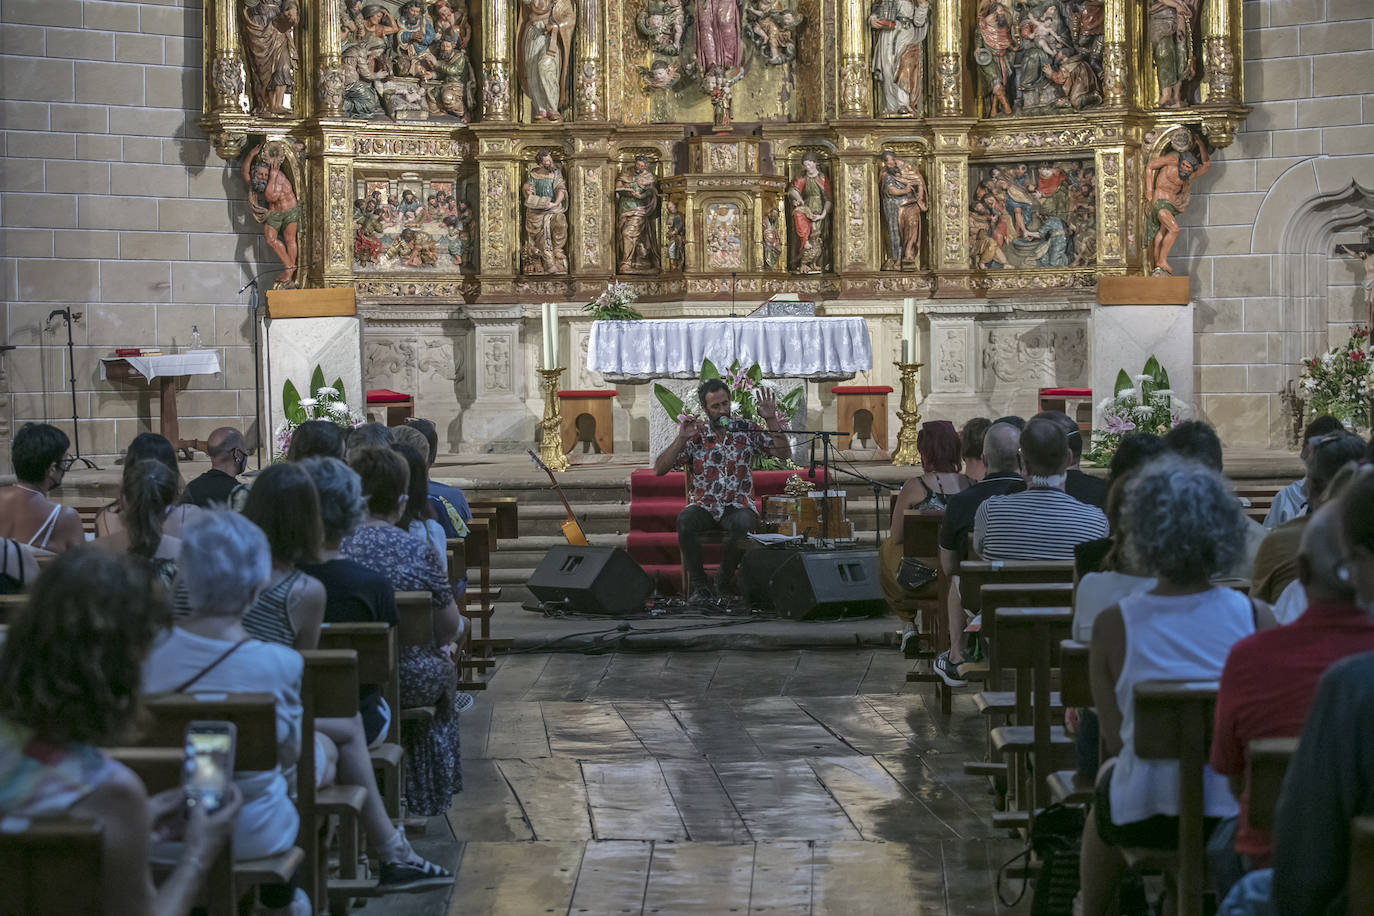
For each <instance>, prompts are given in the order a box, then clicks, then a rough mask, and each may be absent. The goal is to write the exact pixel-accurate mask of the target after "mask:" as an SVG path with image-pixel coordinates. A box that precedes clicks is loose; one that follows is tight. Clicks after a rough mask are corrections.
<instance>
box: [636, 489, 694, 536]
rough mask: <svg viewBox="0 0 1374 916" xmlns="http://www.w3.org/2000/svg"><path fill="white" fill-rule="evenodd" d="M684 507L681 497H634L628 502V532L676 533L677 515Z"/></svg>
mask: <svg viewBox="0 0 1374 916" xmlns="http://www.w3.org/2000/svg"><path fill="white" fill-rule="evenodd" d="M686 505H687V501H686V500H685V499H683V498H682V497H681V496H678V497H677V498H673V497H669V496H654V497H648V498H641V497H635V498H634V499H633V500H631V502H630V530H631V531H677V517H678V513H680V512H681V511H682V510H683V507H685V506H686Z"/></svg>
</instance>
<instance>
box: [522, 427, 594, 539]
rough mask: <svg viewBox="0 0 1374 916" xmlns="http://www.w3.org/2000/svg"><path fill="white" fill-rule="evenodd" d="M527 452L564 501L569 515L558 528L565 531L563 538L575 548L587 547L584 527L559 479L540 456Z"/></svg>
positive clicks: (564, 506)
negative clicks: (579, 521)
mask: <svg viewBox="0 0 1374 916" xmlns="http://www.w3.org/2000/svg"><path fill="white" fill-rule="evenodd" d="M525 451H527V452H529V456H530V460H531V461H533V462H534V466H535V467H537V468H539V470H541V471H543V472H544V473H545V474H548V475H549V483H551V484H553V489H554V492H555V493H557V494H558V498H559V499H561V500H562V501H563V510H564V511H565V512H567V513H568V517H567V519H565V520H564V521H563V522H562V523H561V524H560V525H559V526H558V527H559V528H561V529H562V530H563V537H564V538H566V539H567V541H568V543H569V544H571V545H572V546H574V547H586V546H587V536H586V535H585V534H583V533H582V526H581V525H579V524H578V523H577V516H575V515H573V510H572V506H570V505H568V497H566V496H564V495H563V488H562V487H560V486H559V485H558V478H557V477H554V476H553V471H550V470H549V468H548V465H546V464H544V462H542V461H540V460H539V456H538V455H536V454H535V453H534V452H533V451H531V450H530V449H526V450H525Z"/></svg>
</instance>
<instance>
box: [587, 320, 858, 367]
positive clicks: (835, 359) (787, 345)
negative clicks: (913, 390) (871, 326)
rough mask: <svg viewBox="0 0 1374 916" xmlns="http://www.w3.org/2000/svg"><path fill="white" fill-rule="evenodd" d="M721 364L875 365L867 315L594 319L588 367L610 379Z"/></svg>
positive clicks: (722, 365)
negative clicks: (703, 364) (705, 364)
mask: <svg viewBox="0 0 1374 916" xmlns="http://www.w3.org/2000/svg"><path fill="white" fill-rule="evenodd" d="M704 359H709V360H711V362H713V363H715V364H716V367H717V368H718V369H720V370H721V371H722V372H723V371H724V370H725V368H726V367H727V366H729V365H730V363H731V362H733V361H734V360H739V362H740V365H741V366H746V367H747V366H750V365H752V364H754V363H758V364H759V368H761V369H762V370H763V374H764V377H765V378H804V379H811V380H815V381H820V380H836V381H838V380H842V379H848V378H853V377H854V374H855V373H857V372H864V371H866V370H868V369H871V368H873V348H872V345H871V344H870V343H869V339H868V324H867V323H866V322H865V321H864V319H862V318H810V317H788V318H721V319H706V318H678V319H668V320H647V319H646V320H641V321H594V322H592V331H591V337H590V338H589V339H588V341H587V369H588V370H589V371H591V372H600V373H601V374H602V375H603V376H605V378H606V379H607V380H608V381H612V382H649V381H652V380H654V379H661V378H679V379H694V378H697V377H698V376H699V374H700V372H701V363H702V360H704Z"/></svg>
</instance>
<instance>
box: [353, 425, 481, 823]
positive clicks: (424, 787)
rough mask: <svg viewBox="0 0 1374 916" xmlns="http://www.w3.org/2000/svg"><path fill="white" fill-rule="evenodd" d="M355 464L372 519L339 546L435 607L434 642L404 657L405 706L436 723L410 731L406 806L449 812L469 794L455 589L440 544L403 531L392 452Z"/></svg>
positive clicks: (404, 479) (401, 472)
mask: <svg viewBox="0 0 1374 916" xmlns="http://www.w3.org/2000/svg"><path fill="white" fill-rule="evenodd" d="M349 464H350V465H351V467H352V468H353V470H354V471H356V472H357V474H358V476H359V477H361V478H362V489H363V498H364V499H365V500H366V501H367V509H368V515H367V517H366V518H364V519H363V521H362V523H361V524H360V525H359V526H358V527H357V529H356V530H355V531H354V532H353V533H352V534H351V535H349V536H347V537H345V538H344V539H343V541H342V543H340V545H339V552H340V553H341V554H342V555H343V556H344V557H345V558H347V559H350V560H353V561H354V562H357V563H359V564H361V565H363V566H366V567H367V568H369V569H373V570H376V571H377V572H380V573H382V574H383V575H385V576H386V577H387V578H388V579H389V580H390V581H391V584H392V586H393V587H394V588H395V590H396V591H428V592H429V593H430V594H431V596H432V602H433V606H434V643H433V644H432V645H431V646H428V647H418V646H412V647H408V648H407V649H406V650H405V652H404V654H403V655H402V657H401V663H400V679H401V705H402V706H403V707H412V706H433V707H434V710H435V713H434V718H433V719H432V720H429V721H424V722H415V723H412V724H411V726H409V727H407V729H406V731H405V735H404V737H405V742H404V746H405V752H406V756H405V766H406V800H407V802H408V804H409V807H410V810H411V811H412V812H413V813H415V814H419V815H422V816H426V817H430V816H433V815H436V814H442V813H444V812H445V811H447V810H448V808H449V804H450V803H451V801H452V799H453V795H454V794H455V793H457V792H461V791H462V789H463V775H462V769H461V761H460V759H459V746H458V713H459V712H460V711H461V710H462V709H465V708H466V707H467V706H470V705H471V704H472V702H473V700H472V697H471V696H470V695H468V694H466V693H458V692H457V683H458V669H457V667H456V666H455V665H454V662H453V656H454V654H455V652H456V651H457V647H458V646H460V645H462V644H463V643H464V642H465V641H466V638H467V622H466V621H465V620H464V619H463V616H462V614H460V613H459V612H458V606H457V604H455V603H454V600H453V590H452V589H451V588H450V587H449V582H448V578H447V577H446V576H445V575H444V571H443V568H442V567H441V566H440V565H439V560H438V558H437V557H436V556H434V548H433V545H431V544H429V543H427V542H425V541H421V540H420V539H419V538H417V537H415V536H414V535H412V534H410V533H408V532H405V531H402V530H401V529H400V528H397V527H396V522H397V520H398V519H400V517H401V513H402V511H403V510H404V508H405V504H406V501H407V498H408V497H407V490H408V487H409V483H410V480H409V477H410V472H409V468H408V467H407V466H406V462H405V459H404V458H402V457H401V456H400V455H399V454H397V453H396V452H394V451H392V450H391V449H390V448H364V449H360V450H358V451H356V452H352V451H351V452H350V454H349Z"/></svg>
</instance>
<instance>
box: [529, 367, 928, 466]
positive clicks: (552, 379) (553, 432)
mask: <svg viewBox="0 0 1374 916" xmlns="http://www.w3.org/2000/svg"><path fill="white" fill-rule="evenodd" d="M538 372H539V376H540V384H541V385H543V387H544V417H543V419H541V420H540V421H539V460H540V461H542V462H544V464H545V465H546V466H547V467H548V468H549V470H551V471H566V470H567V469H568V468H569V466H570V465H571V462H569V461H568V456H567V455H565V454H563V413H562V411H561V410H560V409H559V406H558V377H559V376H561V375H562V374H563V370H562V369H540V370H538ZM913 435H914V433H913Z"/></svg>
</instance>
